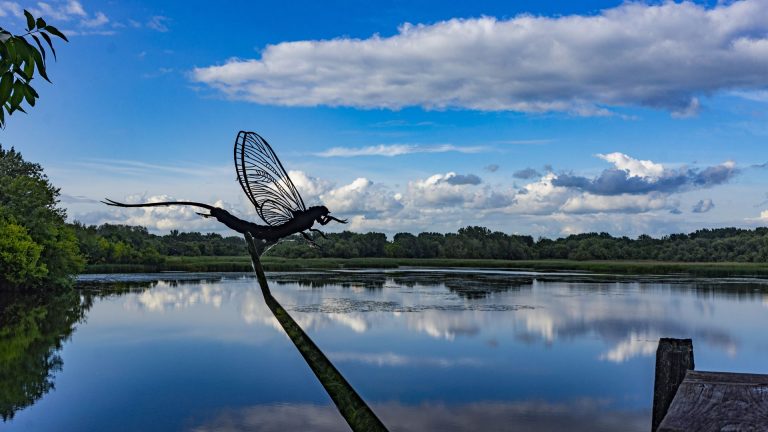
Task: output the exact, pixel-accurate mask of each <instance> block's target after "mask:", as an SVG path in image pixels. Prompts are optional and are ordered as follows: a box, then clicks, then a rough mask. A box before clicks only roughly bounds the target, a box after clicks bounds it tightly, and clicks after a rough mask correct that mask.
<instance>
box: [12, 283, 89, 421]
mask: <svg viewBox="0 0 768 432" xmlns="http://www.w3.org/2000/svg"><path fill="white" fill-rule="evenodd" d="M90 304H91V301H90V298H87V297H81V296H80V295H79V294H78V293H75V292H64V293H58V294H47V295H43V294H38V295H28V294H26V295H25V294H13V293H1V295H0V416H2V418H3V420H4V421H5V420H8V419H11V418H13V416H14V414H15V413H16V412H17V411H18V410H21V409H23V408H25V407H27V406H29V405H32V404H33V403H35V402H36V401H37V400H38V399H40V398H41V397H43V395H45V394H46V393H48V392H49V391H51V390H53V389H54V388H55V385H54V376H55V374H56V372H59V371H61V370H62V367H63V361H62V359H61V357H60V356H59V352H60V350H61V348H62V344H63V343H64V342H65V341H66V340H67V339H69V337H70V336H71V335H72V333H73V332H74V331H75V325H76V324H77V323H78V322H80V321H81V320H82V319H83V318H84V316H85V312H86V311H87V310H88V308H89V307H90Z"/></svg>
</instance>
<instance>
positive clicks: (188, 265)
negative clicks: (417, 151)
mask: <svg viewBox="0 0 768 432" xmlns="http://www.w3.org/2000/svg"><path fill="white" fill-rule="evenodd" d="M262 263H263V265H264V268H265V270H267V271H304V270H311V269H319V270H339V269H361V268H391V269H394V268H400V267H426V268H429V267H473V268H495V269H515V270H533V271H584V272H591V273H612V274H626V275H630V274H642V275H651V274H657V275H672V274H685V275H691V276H757V277H768V263H740V262H670V261H618V260H617V261H575V260H492V259H443V258H435V259H428V258H306V259H304V258H279V257H269V256H267V257H264V258H262ZM164 271H168V272H170V271H187V272H244V271H245V272H247V271H252V268H251V261H250V258H249V257H248V256H220V257H217V256H211V257H208V256H203V257H169V258H168V259H167V261H166V262H165V263H163V264H92V265H89V266H88V267H87V268H86V270H85V271H84V274H93V273H148V272H164Z"/></svg>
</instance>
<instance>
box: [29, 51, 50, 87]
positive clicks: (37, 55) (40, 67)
mask: <svg viewBox="0 0 768 432" xmlns="http://www.w3.org/2000/svg"><path fill="white" fill-rule="evenodd" d="M32 55H33V56H34V57H35V64H36V65H37V71H38V72H39V73H40V76H41V77H43V79H44V80H46V81H48V82H51V80H50V79H48V74H46V73H45V61H44V60H43V58H42V57H40V53H39V52H38V51H37V50H32Z"/></svg>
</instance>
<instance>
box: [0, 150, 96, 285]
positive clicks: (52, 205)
mask: <svg viewBox="0 0 768 432" xmlns="http://www.w3.org/2000/svg"><path fill="white" fill-rule="evenodd" d="M58 196H59V189H57V188H55V187H54V186H53V185H52V184H51V182H50V181H49V180H48V177H46V175H45V174H43V169H42V168H41V167H40V165H38V164H35V163H31V162H27V161H25V160H24V159H23V158H22V156H21V153H19V152H17V151H16V150H14V149H13V148H12V149H11V150H4V149H3V148H2V146H0V221H2V222H0V231H1V232H2V234H0V235H3V234H5V235H6V236H7V237H8V238H5V239H4V240H3V241H0V256H2V257H4V258H2V259H3V260H4V261H3V262H4V263H6V262H7V263H9V265H8V266H7V267H6V265H3V267H2V269H3V270H2V272H0V287H1V288H25V289H31V288H39V287H42V286H44V285H51V286H61V285H66V284H68V283H69V282H71V276H72V275H73V274H76V273H78V272H80V271H81V270H82V269H83V266H84V260H83V258H82V256H81V255H80V250H79V248H78V245H77V238H76V237H75V233H74V231H73V230H72V229H71V228H70V227H69V226H67V225H66V223H65V218H66V212H65V211H64V209H62V208H59V207H57V204H58ZM19 253H21V256H15V257H14V255H16V254H19Z"/></svg>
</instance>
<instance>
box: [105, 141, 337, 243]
mask: <svg viewBox="0 0 768 432" xmlns="http://www.w3.org/2000/svg"><path fill="white" fill-rule="evenodd" d="M235 171H237V180H238V182H240V186H241V187H242V188H243V192H245V194H246V195H247V196H248V199H249V200H250V201H251V203H253V205H254V206H255V207H256V213H257V214H258V215H259V217H260V218H261V219H262V220H264V222H266V225H259V224H255V223H253V222H248V221H245V220H242V219H240V218H238V217H237V216H234V215H233V214H231V213H229V212H228V211H226V210H224V209H222V208H219V207H214V206H211V205H208V204H203V203H199V202H193V201H166V202H158V203H144V204H124V203H120V202H117V201H113V200H110V199H107V200H106V201H104V203H105V204H107V205H111V206H117V207H157V206H170V205H189V206H195V207H201V208H204V209H207V210H208V211H209V213H198V214H199V215H201V216H203V217H213V218H216V220H218V221H219V222H221V223H223V224H224V225H226V226H228V227H229V228H231V229H233V230H235V231H237V232H239V233H242V234H245V233H250V234H251V235H252V236H253V237H254V238H257V239H262V240H266V241H267V242H276V241H278V240H280V239H281V238H283V237H287V236H290V235H292V234H296V233H301V235H302V236H304V238H305V239H306V240H307V241H308V242H309V243H310V244H312V245H314V244H315V243H314V241H313V240H312V238H311V237H309V235H308V234H307V232H306V231H314V232H317V233H320V235H323V233H322V232H321V231H319V230H317V229H314V228H312V227H313V226H314V224H315V222H317V223H319V224H320V225H326V224H328V223H329V222H331V221H336V222H340V223H346V222H347V221H346V220H342V219H337V218H335V217H333V216H331V215H330V213H331V212H330V211H329V210H328V208H327V207H325V206H314V207H310V208H306V206H305V205H304V200H302V198H301V195H299V191H298V190H296V186H294V184H293V182H292V181H291V178H290V177H289V176H288V173H287V172H286V171H285V168H283V164H282V163H280V160H279V159H278V158H277V155H276V154H275V152H274V150H272V147H271V146H270V145H269V143H267V141H266V140H265V139H264V138H262V137H260V136H259V135H258V134H256V133H255V132H244V131H240V132H239V133H238V134H237V139H236V140H235Z"/></svg>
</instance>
